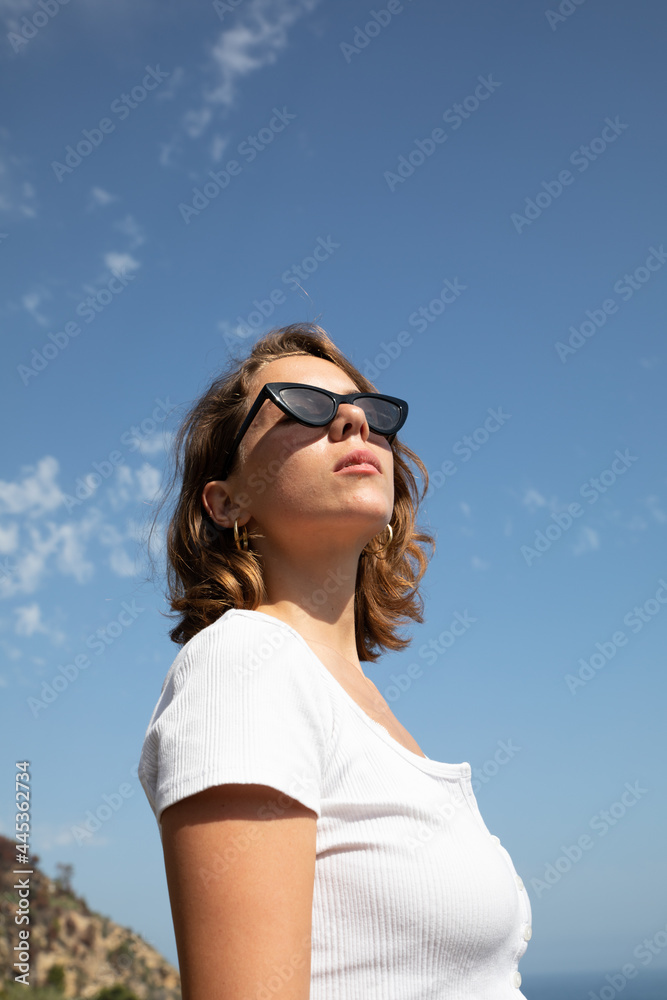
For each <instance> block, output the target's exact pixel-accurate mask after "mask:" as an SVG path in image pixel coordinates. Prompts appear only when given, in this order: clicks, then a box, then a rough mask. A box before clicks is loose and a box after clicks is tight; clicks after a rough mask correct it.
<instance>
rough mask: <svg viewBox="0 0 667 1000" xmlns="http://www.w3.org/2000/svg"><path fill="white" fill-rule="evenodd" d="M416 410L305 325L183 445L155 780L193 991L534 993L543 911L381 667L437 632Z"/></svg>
mask: <svg viewBox="0 0 667 1000" xmlns="http://www.w3.org/2000/svg"><path fill="white" fill-rule="evenodd" d="M407 413H408V405H407V403H406V402H405V401H403V400H401V399H398V398H396V397H393V396H387V395H385V394H382V393H378V392H377V390H376V388H375V387H374V386H373V385H372V384H371V383H370V382H369V381H368V380H367V379H366V378H364V377H363V375H362V374H361V373H360V372H359V371H358V370H357V369H356V368H355V367H354V366H353V365H352V364H351V363H350V362H349V361H348V360H347V359H346V358H345V357H344V356H343V355H342V354H341V352H340V351H339V350H338V349H337V348H336V347H335V345H334V344H333V343H332V342H331V340H330V339H329V338H328V337H327V335H326V334H325V332H324V331H323V330H321V329H320V328H319V327H317V326H313V325H301V324H298V325H293V326H289V327H285V328H283V329H280V330H275V331H272V332H271V333H269V334H267V335H266V336H265V337H264V338H262V339H261V340H259V341H258V342H257V343H256V344H255V345H254V347H253V349H252V352H251V354H250V356H249V357H248V358H247V359H245V360H242V361H240V362H234V363H233V364H232V366H231V368H230V370H229V371H228V372H226V373H225V374H224V375H222V376H221V377H219V378H216V379H215V380H214V381H213V382H212V383H211V385H210V387H209V388H208V390H207V391H206V392H205V394H204V395H203V396H202V397H201V399H199V400H198V402H197V403H196V405H195V406H194V407H193V408H192V409H191V411H190V412H189V414H188V415H187V417H186V419H185V420H184V422H183V424H182V426H181V428H180V430H179V432H178V434H177V437H176V442H175V454H176V455H177V456H178V455H179V453H180V451H181V449H183V456H182V463H181V466H180V467H179V464H178V460H177V466H176V470H175V474H174V482H179V483H180V495H179V498H178V502H177V505H176V508H175V510H174V512H173V516H172V518H171V521H170V524H169V529H168V534H167V556H168V580H169V587H170V598H171V607H172V609H173V610H174V611H176V612H178V613H179V614H180V621H179V623H178V624H177V625H176V627H175V628H173V630H172V631H171V633H170V635H171V638H172V639H173V640H174V641H175V642H177V643H179V644H180V645H181V646H182V648H181V650H180V652H179V653H178V655H177V656H176V659H175V660H174V663H173V664H172V666H171V669H170V670H169V672H168V674H167V676H166V679H165V681H164V684H163V687H162V694H161V697H160V699H159V701H158V703H157V705H156V707H155V710H154V712H153V715H152V718H151V720H150V723H149V726H148V729H147V732H146V736H145V740H144V744H143V748H142V754H141V761H140V766H139V777H140V779H141V782H142V785H143V788H144V790H145V792H146V795H147V797H148V800H149V802H150V805H151V808H152V809H153V811H154V813H155V816H156V819H157V821H158V824H159V828H160V833H161V838H162V847H163V851H164V859H165V868H166V876H167V884H168V889H169V897H170V902H171V909H172V916H173V921H174V931H175V937H176V944H177V948H178V956H179V965H180V971H181V979H182V988H183V1000H273V998H278V1000H505V998H507V1000H512V998H520V997H522V996H523V994H522V993H521V992H520V991H519V986H520V983H521V976H520V974H519V972H518V969H517V966H518V962H519V959H520V957H521V956H522V955H523V953H524V951H525V950H526V947H527V944H526V942H527V941H528V938H529V937H530V935H531V927H530V924H531V909H530V904H529V901H528V897H527V894H526V890H525V888H524V886H523V883H522V881H521V879H520V878H519V876H518V875H517V873H516V871H515V869H514V866H513V864H512V861H511V858H510V856H509V854H508V853H507V851H506V850H505V849H504V848H503V847H502V846H501V844H500V842H499V840H498V838H497V837H494V836H492V835H491V834H490V832H489V831H488V829H487V828H486V826H485V824H484V822H483V820H482V817H481V815H480V813H479V809H478V807H477V802H476V800H475V796H474V794H473V791H472V786H471V782H470V775H471V769H470V765H469V764H468V763H465V762H464V763H460V764H448V763H442V762H439V761H434V760H431V759H430V758H428V757H426V756H425V755H424V753H423V752H422V750H421V749H420V747H419V746H418V744H417V743H416V742H415V740H414V739H413V738H412V736H411V735H410V733H408V732H407V731H406V730H405V729H404V728H403V726H402V725H401V724H400V722H399V721H398V719H397V718H396V717H395V716H394V715H393V713H392V711H391V709H390V707H389V705H388V704H387V702H386V701H385V699H384V698H383V697H382V695H381V693H380V692H379V690H378V689H377V687H376V686H375V685H374V684H373V682H372V680H370V678H369V677H367V676H366V674H365V673H364V669H363V666H362V664H363V663H367V662H374V661H376V660H377V659H378V657H379V655H380V654H381V653H382V652H383V651H385V650H398V649H403V648H405V647H406V646H407V645H408V644H409V641H410V640H408V639H405V638H401V637H400V636H399V634H398V631H397V630H398V628H399V627H400V626H401V625H404V624H406V623H407V622H410V621H416V622H422V621H423V617H422V610H423V604H422V601H421V598H420V596H419V593H418V584H419V582H420V580H421V578H422V576H423V574H424V572H425V570H426V567H427V562H428V559H427V555H426V554H425V549H426V548H427V547H431V546H432V545H433V539H432V537H431V535H429V534H428V533H426V532H423V531H419V530H418V529H417V527H416V524H415V518H416V511H417V507H418V504H419V501H420V500H421V499H423V495H424V493H425V491H426V489H427V487H428V474H427V472H426V469H425V467H424V465H423V463H422V462H421V461H420V460H419V458H418V457H417V456H416V455H415V453H414V452H412V451H411V450H410V449H409V448H407V447H406V446H405V445H403V444H401V443H400V442H399V440H398V439H397V438H396V436H395V435H396V433H397V431H398V430H400V428H401V427H402V425H403V423H404V421H405V419H406V417H407ZM435 416H436V415H435V414H434V418H435ZM411 465H414V466H416V467H417V469H418V470H419V471H420V473H421V475H422V478H423V479H424V487H423V492H422V494H421V495H419V491H418V489H417V486H416V480H415V476H414V474H413V472H412V470H411ZM446 710H447V708H446V706H443V711H446Z"/></svg>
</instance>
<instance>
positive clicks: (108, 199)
mask: <svg viewBox="0 0 667 1000" xmlns="http://www.w3.org/2000/svg"><path fill="white" fill-rule="evenodd" d="M114 201H118V195H115V194H111V193H110V192H109V191H105V190H104V188H101V187H94V188H93V189H92V190H91V192H90V196H89V198H88V206H87V208H88V211H89V212H91V211H93V210H94V209H95V208H106V206H107V205H111V203H112V202H114Z"/></svg>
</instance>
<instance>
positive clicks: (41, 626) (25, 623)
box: [14, 601, 66, 645]
mask: <svg viewBox="0 0 667 1000" xmlns="http://www.w3.org/2000/svg"><path fill="white" fill-rule="evenodd" d="M14 614H15V615H16V621H15V623H14V631H15V632H16V634H17V635H21V636H25V637H26V638H30V636H32V635H34V634H35V633H36V632H41V633H43V634H44V635H46V636H48V638H49V639H50V640H51V642H52V643H53V644H54V645H60V644H61V643H63V642H64V641H65V638H66V636H65V633H64V632H63V631H61V629H59V628H56V627H54V626H51V625H46V624H45V622H43V621H42V609H41V608H40V606H39V604H37V602H36V601H34V602H33V603H32V604H24V605H21V606H19V607H16V608H14Z"/></svg>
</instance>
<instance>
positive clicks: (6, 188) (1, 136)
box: [0, 12, 37, 219]
mask: <svg viewBox="0 0 667 1000" xmlns="http://www.w3.org/2000/svg"><path fill="white" fill-rule="evenodd" d="M0 13H1V12H0ZM10 138H11V136H10V133H9V131H8V130H7V129H6V128H3V127H2V126H0V211H2V212H7V213H8V214H18V215H22V216H24V217H25V218H27V219H34V218H36V216H37V208H36V196H35V189H34V187H33V185H32V184H31V183H30V181H28V180H25V179H24V175H25V173H26V172H27V171H28V170H29V169H30V166H29V164H28V162H27V159H26V158H25V157H23V158H22V157H20V156H17V155H16V154H15V153H13V152H10V150H9V140H10Z"/></svg>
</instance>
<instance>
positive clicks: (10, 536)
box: [0, 523, 19, 553]
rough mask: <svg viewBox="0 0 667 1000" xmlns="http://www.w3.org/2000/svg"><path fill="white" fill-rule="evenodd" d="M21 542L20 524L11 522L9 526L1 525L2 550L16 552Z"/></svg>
mask: <svg viewBox="0 0 667 1000" xmlns="http://www.w3.org/2000/svg"><path fill="white" fill-rule="evenodd" d="M18 544H19V526H18V524H16V523H14V524H10V525H9V527H8V528H3V527H2V525H0V552H3V553H4V552H14V551H15V550H16V549H17V548H18Z"/></svg>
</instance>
